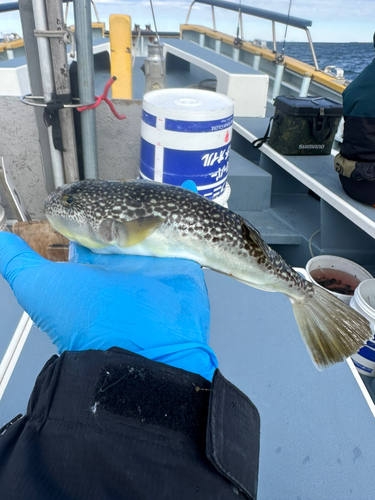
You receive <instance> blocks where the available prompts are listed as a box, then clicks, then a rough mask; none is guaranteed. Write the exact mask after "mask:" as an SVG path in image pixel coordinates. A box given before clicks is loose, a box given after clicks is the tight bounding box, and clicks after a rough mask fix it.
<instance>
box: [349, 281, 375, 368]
mask: <svg viewBox="0 0 375 500" xmlns="http://www.w3.org/2000/svg"><path fill="white" fill-rule="evenodd" d="M350 306H351V307H352V308H353V309H355V310H356V311H358V312H359V313H360V314H362V316H364V317H365V318H366V319H368V320H369V322H370V327H371V330H372V333H373V335H374V337H373V339H372V340H369V341H368V342H367V343H366V345H365V346H364V347H362V348H361V349H360V350H359V351H358V353H357V354H354V355H353V356H352V360H353V363H354V365H355V367H356V368H357V370H358V371H359V373H361V374H362V375H367V376H368V377H375V279H369V280H366V281H362V283H360V284H359V285H358V286H357V288H356V289H355V291H354V295H353V297H352V298H351V300H350Z"/></svg>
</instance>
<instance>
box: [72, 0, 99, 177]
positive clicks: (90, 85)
mask: <svg viewBox="0 0 375 500" xmlns="http://www.w3.org/2000/svg"><path fill="white" fill-rule="evenodd" d="M73 5H74V20H75V38H76V43H77V70H78V86H79V100H80V102H81V103H90V102H94V101H95V93H94V57H93V49H92V34H91V2H90V0H80V1H77V2H74V4H73ZM81 126H82V149H83V168H84V173H85V178H86V179H97V178H98V176H99V173H98V155H97V140H96V113H95V109H87V110H86V111H83V112H82V113H81Z"/></svg>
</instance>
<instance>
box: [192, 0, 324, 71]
mask: <svg viewBox="0 0 375 500" xmlns="http://www.w3.org/2000/svg"><path fill="white" fill-rule="evenodd" d="M195 3H200V4H205V5H210V6H211V8H212V21H213V29H214V31H216V22H215V14H214V7H218V8H220V9H226V10H232V11H235V12H238V13H239V19H240V24H241V32H242V36H243V28H242V14H247V15H249V16H254V17H259V18H262V19H267V20H269V21H271V22H272V41H273V50H274V51H275V52H276V35H275V23H280V24H285V25H288V26H292V27H293V28H297V29H301V30H303V31H304V32H305V33H306V36H307V41H308V43H309V46H310V50H311V55H312V58H313V60H314V66H315V69H316V70H317V71H319V65H318V60H317V58H316V54H315V49H314V45H313V43H312V39H311V35H310V31H309V29H308V26H312V21H309V20H307V19H301V18H299V17H293V16H286V15H284V14H279V13H278V12H272V11H269V10H264V9H257V8H255V7H249V6H247V5H241V6H240V5H239V4H238V3H233V2H226V1H222V0H194V1H193V2H192V4H191V5H190V7H189V11H188V14H187V17H186V22H185V24H189V17H190V13H191V10H192V8H193V5H194V4H195Z"/></svg>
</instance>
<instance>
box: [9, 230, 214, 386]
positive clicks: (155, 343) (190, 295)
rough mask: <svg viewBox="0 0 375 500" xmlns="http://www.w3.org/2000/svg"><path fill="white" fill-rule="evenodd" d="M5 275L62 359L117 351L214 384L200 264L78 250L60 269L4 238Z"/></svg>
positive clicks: (18, 241) (16, 241)
mask: <svg viewBox="0 0 375 500" xmlns="http://www.w3.org/2000/svg"><path fill="white" fill-rule="evenodd" d="M0 273H1V274H2V275H3V276H4V278H5V279H6V280H7V281H8V282H9V284H10V286H11V288H12V290H13V292H14V294H15V296H16V298H17V300H18V302H19V304H20V305H21V306H22V307H23V308H24V309H25V311H26V312H27V313H28V314H29V315H30V317H31V318H32V320H33V321H34V323H35V324H36V325H37V326H38V327H39V328H40V329H41V330H42V331H44V332H46V333H47V334H48V336H49V337H50V338H51V340H52V342H53V343H54V344H56V346H57V348H58V351H59V352H60V353H61V352H63V351H65V350H70V351H77V350H78V351H80V350H86V349H99V350H106V349H109V348H110V347H113V346H117V347H122V348H123V349H127V350H129V351H132V352H135V353H138V354H141V355H142V356H145V357H147V358H149V359H153V360H155V361H160V362H163V363H167V364H170V365H172V366H175V367H178V368H183V369H185V370H188V371H191V372H194V373H199V374H200V375H202V376H203V377H205V378H207V379H208V380H211V378H212V375H213V372H214V370H215V368H216V367H217V359H216V356H215V354H214V352H213V351H212V349H211V348H210V347H208V338H209V323H210V310H209V301H208V295H207V289H206V284H205V281H204V277H203V272H202V270H201V268H200V266H199V265H198V264H196V263H195V262H193V261H190V260H185V259H162V258H154V257H136V256H124V255H98V254H94V253H93V252H91V251H90V250H88V249H86V248H83V247H80V246H79V245H73V251H71V259H70V262H69V263H54V262H50V261H48V260H45V259H43V257H41V256H40V255H38V254H37V253H35V252H34V251H33V250H32V249H31V248H30V247H29V246H28V245H27V244H26V243H25V242H24V241H23V240H22V239H21V238H19V237H18V236H15V235H13V234H10V233H4V232H0Z"/></svg>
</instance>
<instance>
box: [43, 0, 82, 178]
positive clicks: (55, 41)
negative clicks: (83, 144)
mask: <svg viewBox="0 0 375 500" xmlns="http://www.w3.org/2000/svg"><path fill="white" fill-rule="evenodd" d="M45 2H46V9H47V18H48V26H49V29H50V30H51V31H62V30H64V28H65V26H64V16H63V6H62V2H61V0H45ZM50 44H51V54H52V69H53V74H54V82H55V88H56V95H57V97H58V99H59V100H60V101H61V102H62V103H63V104H71V102H72V95H71V90H70V78H69V67H68V58H67V54H66V45H65V43H64V41H63V39H62V38H50ZM59 117H60V123H61V132H62V141H63V145H64V151H63V159H64V171H65V180H66V182H75V181H78V180H79V174H78V160H77V148H76V137H75V130H74V121H73V110H72V109H71V108H64V109H60V110H59Z"/></svg>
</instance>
